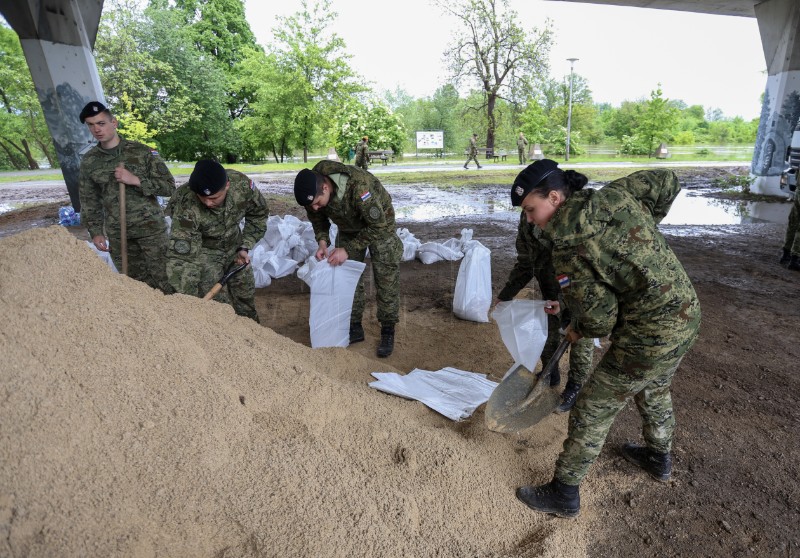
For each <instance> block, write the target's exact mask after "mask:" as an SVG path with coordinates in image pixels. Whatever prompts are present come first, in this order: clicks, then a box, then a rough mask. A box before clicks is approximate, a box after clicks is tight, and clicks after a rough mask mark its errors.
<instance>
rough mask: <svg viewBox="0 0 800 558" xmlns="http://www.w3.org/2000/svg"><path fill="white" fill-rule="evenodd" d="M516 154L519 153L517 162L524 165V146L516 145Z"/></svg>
mask: <svg viewBox="0 0 800 558" xmlns="http://www.w3.org/2000/svg"><path fill="white" fill-rule="evenodd" d="M517 154H518V155H519V164H520V165H524V164H525V161H526V160H527V159H526V158H525V148H524V147H518V148H517Z"/></svg>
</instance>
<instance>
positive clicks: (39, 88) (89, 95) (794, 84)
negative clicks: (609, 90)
mask: <svg viewBox="0 0 800 558" xmlns="http://www.w3.org/2000/svg"><path fill="white" fill-rule="evenodd" d="M558 1H566V2H576V3H591V4H608V5H616V6H630V7H640V8H654V9H665V10H678V11H687V12H697V13H705V14H716V15H727V16H740V17H755V18H757V19H758V26H759V30H760V32H761V42H762V46H763V49H764V58H765V60H766V64H767V70H768V77H767V83H766V89H765V95H764V102H763V104H762V109H761V122H760V125H759V129H758V137H757V139H756V145H755V150H754V154H753V161H752V164H751V171H752V173H753V174H754V175H755V176H756V181H755V184H754V187H753V189H754V191H757V192H763V193H771V194H778V195H780V194H784V195H785V193H784V192H781V191H780V188H779V186H778V178H779V175H780V173H781V171H782V170H783V166H784V165H783V162H784V157H785V153H786V150H787V148H788V147H789V142H790V140H791V135H792V131H793V129H794V126H795V125H796V123H797V119H798V117H800V41H798V39H797V37H798V30H800V1H799V0H764V1H762V2H759V1H757V0H558ZM102 9H103V0H0V13H2V14H3V16H4V17H5V18H6V21H8V22H9V24H11V26H12V27H13V28H14V30H15V31H16V32H17V34H18V35H19V37H20V41H21V43H22V48H23V51H24V52H25V57H26V59H27V61H28V67H29V68H30V70H31V75H32V76H33V82H34V85H35V87H36V92H37V94H38V96H39V101H40V103H41V105H42V109H43V111H44V115H45V119H46V120H47V125H48V127H49V129H50V133H51V134H52V136H53V141H54V143H55V147H56V152H57V153H58V157H59V161H60V163H61V168H62V170H63V173H64V180H65V181H66V183H67V189H68V190H69V195H70V200H71V201H72V205H73V206H74V207H75V209H76V211H79V210H80V200H79V198H78V170H79V168H80V157H81V154H82V153H84V152H85V151H86V150H87V149H88V148H89V147H90V145H91V142H92V138H91V136H90V134H89V132H88V131H87V130H86V128H85V127H84V126H82V125H81V124H80V123H79V122H78V114H79V113H80V110H81V108H82V107H83V106H84V105H85V104H86V103H87V102H89V101H93V100H100V101H105V96H104V95H103V90H102V87H101V85H100V79H99V77H98V73H97V67H96V65H95V61H94V56H93V54H92V51H93V47H94V42H95V39H96V36H97V29H98V25H99V22H100V14H101V12H102ZM576 9H578V8H577V7H576Z"/></svg>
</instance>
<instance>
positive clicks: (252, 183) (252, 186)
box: [250, 180, 256, 190]
mask: <svg viewBox="0 0 800 558" xmlns="http://www.w3.org/2000/svg"><path fill="white" fill-rule="evenodd" d="M250 189H251V190H255V189H256V182H255V180H251V181H250Z"/></svg>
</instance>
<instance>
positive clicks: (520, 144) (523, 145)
mask: <svg viewBox="0 0 800 558" xmlns="http://www.w3.org/2000/svg"><path fill="white" fill-rule="evenodd" d="M527 149H528V140H527V139H526V138H525V134H523V133H522V132H520V133H519V137H518V138H517V154H518V155H519V164H520V165H524V164H525V161H527V160H528V159H527V157H526V156H525V151H526V150H527Z"/></svg>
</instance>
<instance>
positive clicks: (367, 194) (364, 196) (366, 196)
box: [361, 190, 372, 202]
mask: <svg viewBox="0 0 800 558" xmlns="http://www.w3.org/2000/svg"><path fill="white" fill-rule="evenodd" d="M371 197H372V194H371V193H370V191H369V190H367V191H366V192H364V193H363V194H361V201H362V202H365V201H367V200H368V199H370V198H371Z"/></svg>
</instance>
